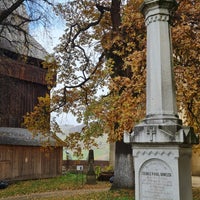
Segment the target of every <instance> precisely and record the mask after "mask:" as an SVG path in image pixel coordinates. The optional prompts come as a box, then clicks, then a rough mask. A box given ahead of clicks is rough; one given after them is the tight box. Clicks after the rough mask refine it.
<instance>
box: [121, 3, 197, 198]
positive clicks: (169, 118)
mask: <svg viewBox="0 0 200 200" xmlns="http://www.w3.org/2000/svg"><path fill="white" fill-rule="evenodd" d="M176 8H177V2H176V0H144V3H143V4H142V6H141V12H142V13H143V14H144V16H145V23H146V26H147V97H146V98H147V99H146V118H145V119H144V120H143V121H142V122H141V123H140V124H138V125H137V126H136V127H135V128H134V131H133V132H132V133H131V134H128V133H125V134H124V142H126V143H131V144H132V148H133V157H134V168H135V199H136V200H192V183H191V151H192V150H191V146H192V144H197V143H198V142H199V138H198V137H196V135H195V134H194V132H193V128H192V127H184V126H183V125H182V120H181V119H179V117H178V113H177V108H176V100H175V99H176V97H175V88H174V79H173V69H172V68H173V62H172V45H171V35H170V23H169V22H170V20H171V14H172V12H173V11H175V9H176Z"/></svg>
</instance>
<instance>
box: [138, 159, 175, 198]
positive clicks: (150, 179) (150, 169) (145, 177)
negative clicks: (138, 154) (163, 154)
mask: <svg viewBox="0 0 200 200" xmlns="http://www.w3.org/2000/svg"><path fill="white" fill-rule="evenodd" d="M139 181H140V184H139V187H140V189H139V193H140V200H161V199H162V200H174V198H173V197H174V195H173V193H174V192H173V174H172V170H171V169H170V167H169V166H168V165H167V163H165V162H164V161H162V160H160V159H151V160H148V161H146V162H145V163H144V164H143V165H142V167H141V169H140V172H139Z"/></svg>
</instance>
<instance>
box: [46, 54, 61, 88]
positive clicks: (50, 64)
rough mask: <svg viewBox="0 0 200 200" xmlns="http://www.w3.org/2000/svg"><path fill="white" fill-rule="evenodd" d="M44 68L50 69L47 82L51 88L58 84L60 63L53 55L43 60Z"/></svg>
mask: <svg viewBox="0 0 200 200" xmlns="http://www.w3.org/2000/svg"><path fill="white" fill-rule="evenodd" d="M43 68H45V69H48V72H47V74H46V77H45V80H46V82H47V85H48V88H49V90H50V89H51V88H52V87H54V86H55V85H56V74H57V69H58V64H57V62H56V60H55V58H53V57H52V56H49V57H47V58H46V61H45V62H43Z"/></svg>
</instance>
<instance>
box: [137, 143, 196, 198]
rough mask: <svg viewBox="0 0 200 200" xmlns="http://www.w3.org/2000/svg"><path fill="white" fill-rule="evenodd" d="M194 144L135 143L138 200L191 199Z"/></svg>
mask: <svg viewBox="0 0 200 200" xmlns="http://www.w3.org/2000/svg"><path fill="white" fill-rule="evenodd" d="M191 154H192V149H191V146H189V145H188V146H180V145H175V144H171V145H170V144H166V145H163V144H162V145H156V144H133V156H134V165H135V166H134V168H135V184H136V185H135V192H136V193H135V200H192V187H191V185H192V182H191Z"/></svg>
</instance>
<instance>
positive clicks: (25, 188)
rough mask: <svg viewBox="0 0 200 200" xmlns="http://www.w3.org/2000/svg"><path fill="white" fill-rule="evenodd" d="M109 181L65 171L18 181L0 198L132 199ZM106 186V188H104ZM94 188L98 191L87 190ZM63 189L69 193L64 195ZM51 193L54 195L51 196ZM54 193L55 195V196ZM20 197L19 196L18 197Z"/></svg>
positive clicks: (198, 198)
mask: <svg viewBox="0 0 200 200" xmlns="http://www.w3.org/2000/svg"><path fill="white" fill-rule="evenodd" d="M110 186H111V185H110V183H108V182H97V184H96V185H87V184H85V175H82V174H71V173H67V174H65V175H63V176H60V177H56V178H51V179H41V180H29V181H19V182H16V183H13V184H11V185H9V186H8V187H7V188H6V189H2V190H0V198H6V197H10V196H16V197H17V196H18V197H19V196H20V195H30V194H33V193H44V192H47V193H48V194H50V195H41V196H40V197H39V196H37V197H36V196H31V195H30V198H29V199H30V200H31V199H32V200H33V199H40V200H55V199H56V200H134V198H133V197H134V191H133V190H109V188H110ZM105 188H107V190H105ZM88 189H96V190H98V191H95V192H94V191H90V192H89V193H86V192H85V191H88ZM77 190H78V191H77ZM65 191H67V192H68V194H69V193H70V195H66V193H65ZM52 192H53V193H52ZM52 194H53V195H54V196H52ZM55 194H56V196H55ZM18 199H20V197H19V198H18ZM193 200H200V188H196V189H193Z"/></svg>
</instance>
